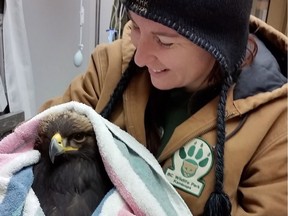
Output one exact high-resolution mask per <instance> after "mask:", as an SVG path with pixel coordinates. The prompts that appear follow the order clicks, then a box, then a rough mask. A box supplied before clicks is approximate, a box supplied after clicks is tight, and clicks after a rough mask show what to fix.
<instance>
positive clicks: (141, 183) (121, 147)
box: [0, 102, 192, 216]
mask: <svg viewBox="0 0 288 216" xmlns="http://www.w3.org/2000/svg"><path fill="white" fill-rule="evenodd" d="M67 109H73V110H75V111H76V112H79V113H82V114H85V115H86V116H87V117H88V118H89V119H90V121H91V122H92V124H93V127H94V130H95V134H96V139H97V142H98V146H99V151H100V154H101V156H102V160H103V163H104V166H105V169H106V171H107V173H108V175H109V177H110V179H111V181H112V183H113V184H114V186H115V187H114V188H113V189H112V190H111V191H110V192H109V193H107V194H106V196H105V197H104V199H103V200H102V202H101V203H100V205H99V206H98V207H97V208H96V210H95V212H94V213H93V216H96V215H97V216H98V215H103V216H106V215H108V216H113V215H118V216H124V215H125V216H129V215H139V216H142V215H157V216H162V215H163V216H164V215H165V216H166V215H171V216H172V215H173V216H175V215H181V216H182V215H185V216H189V215H192V213H191V212H190V211H189V209H188V207H187V206H186V204H185V202H184V201H183V200H182V198H181V197H180V196H179V194H178V193H177V191H176V190H175V189H174V188H173V186H171V184H170V183H169V182H168V181H167V179H166V177H165V175H164V173H163V171H162V168H161V166H160V165H159V163H158V162H157V160H156V159H155V158H154V157H153V155H152V154H151V153H150V152H149V151H148V150H147V149H146V148H145V147H144V146H143V145H141V144H140V143H138V142H137V141H136V139H134V138H133V137H132V136H130V135H129V134H128V133H126V132H125V131H123V130H121V129H120V128H119V127H118V126H116V125H114V124H112V123H111V122H109V121H107V120H106V119H104V118H102V117H101V116H100V115H99V114H97V113H96V112H95V111H94V110H93V109H92V108H91V107H89V106H87V105H84V104H82V103H78V102H69V103H66V104H61V105H57V106H54V107H51V108H49V109H48V110H46V111H44V112H42V113H40V114H38V115H36V116H35V117H34V118H32V119H31V120H29V121H27V122H25V123H23V124H22V125H20V126H18V127H17V128H16V130H15V132H13V133H12V134H10V135H8V136H7V137H6V138H4V139H3V140H2V141H1V142H0V167H1V168H0V215H1V216H2V215H29V216H34V215H43V212H42V210H41V208H40V205H39V202H38V200H37V197H36V196H35V194H34V193H33V191H32V190H31V184H32V182H33V173H32V166H33V164H35V163H36V162H37V161H38V160H39V156H40V155H39V152H37V151H35V150H33V146H34V141H35V134H36V129H37V125H38V123H39V121H40V120H41V118H43V117H44V116H45V115H48V114H51V113H54V112H62V111H64V110H67ZM17 131H18V132H17ZM28 155H29V156H28ZM2 170H4V171H5V172H2ZM5 212H7V214H5Z"/></svg>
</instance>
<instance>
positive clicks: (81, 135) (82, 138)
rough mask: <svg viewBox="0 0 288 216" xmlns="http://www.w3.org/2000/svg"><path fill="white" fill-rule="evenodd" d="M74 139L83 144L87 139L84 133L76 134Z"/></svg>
mask: <svg viewBox="0 0 288 216" xmlns="http://www.w3.org/2000/svg"><path fill="white" fill-rule="evenodd" d="M72 139H73V140H75V141H76V142H83V141H84V140H85V139H86V136H85V134H84V133H76V134H74V135H73V137H72Z"/></svg>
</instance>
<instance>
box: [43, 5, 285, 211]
mask: <svg viewBox="0 0 288 216" xmlns="http://www.w3.org/2000/svg"><path fill="white" fill-rule="evenodd" d="M123 4H124V6H125V7H126V8H127V10H128V14H129V16H130V18H131V21H129V22H128V23H127V25H126V26H125V30H124V34H123V38H122V39H120V40H117V41H115V42H114V43H112V44H110V45H99V46H97V47H96V49H95V51H94V52H93V54H92V56H91V59H90V62H89V66H88V70H87V72H86V73H85V74H82V75H80V76H79V77H77V78H75V80H74V81H73V82H72V83H71V84H70V86H69V88H68V89H67V91H66V92H65V93H64V95H63V96H61V97H58V98H54V99H52V100H50V101H48V102H46V103H45V104H44V105H43V107H42V108H41V110H43V109H45V108H48V107H50V106H52V105H55V104H59V103H64V102H68V101H71V100H75V101H80V102H83V103H85V104H88V105H89V106H91V107H93V108H95V110H96V111H97V112H100V113H101V114H102V115H103V116H104V117H106V118H108V119H109V120H110V121H112V122H114V123H115V124H117V125H119V126H120V127H121V128H122V129H125V130H127V131H128V132H129V133H130V134H132V135H133V136H134V137H135V138H136V139H137V140H138V141H140V142H141V143H143V145H145V146H146V147H147V148H148V149H149V150H150V151H151V152H152V153H153V154H154V155H155V157H157V159H158V160H159V163H160V164H161V165H162V167H163V170H164V172H165V174H166V176H167V178H168V179H169V181H170V182H171V184H172V185H174V186H175V187H176V188H177V190H178V192H179V194H180V195H181V196H182V197H183V199H184V200H185V202H186V203H187V205H188V206H189V208H190V209H191V212H192V213H193V215H230V214H231V215H237V216H238V215H286V214H287V210H286V203H287V198H286V196H287V184H286V177H287V146H286V143H287V130H286V129H287V99H286V97H287V79H286V78H285V77H284V75H286V69H285V68H286V59H287V44H288V42H287V38H286V37H285V36H284V35H282V34H281V33H279V32H277V31H276V30H274V29H273V28H272V27H270V26H268V25H267V24H265V23H263V22H261V21H259V20H258V19H256V18H254V17H251V18H250V15H249V14H250V10H251V4H252V1H247V0H238V1H237V2H232V1H224V0H223V1H215V0H208V1H201V0H195V1H188V0H180V1H169V2H168V1H153V0H124V1H123ZM249 27H250V33H251V34H250V35H249ZM248 38H249V39H248Z"/></svg>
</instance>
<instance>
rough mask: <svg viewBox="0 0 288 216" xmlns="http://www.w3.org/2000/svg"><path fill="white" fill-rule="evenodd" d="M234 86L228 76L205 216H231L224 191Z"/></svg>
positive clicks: (223, 86) (219, 117) (218, 121)
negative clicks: (228, 109)
mask: <svg viewBox="0 0 288 216" xmlns="http://www.w3.org/2000/svg"><path fill="white" fill-rule="evenodd" d="M231 84H232V77H231V76H230V75H226V79H225V80H224V83H223V85H222V89H221V93H220V99H219V104H218V113H217V114H218V117H217V144H216V146H215V154H216V162H215V178H216V179H215V188H214V192H212V193H211V195H210V197H209V199H208V201H207V202H206V204H205V208H204V215H205V216H230V215H231V208H232V207H231V202H230V200H229V197H228V195H227V194H226V193H225V192H224V191H223V180H224V145H225V135H226V132H225V107H226V99H227V92H228V89H229V87H230V86H231Z"/></svg>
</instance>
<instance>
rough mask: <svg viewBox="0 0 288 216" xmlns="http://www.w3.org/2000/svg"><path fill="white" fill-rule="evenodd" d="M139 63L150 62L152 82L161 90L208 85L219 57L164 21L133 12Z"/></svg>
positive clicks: (193, 88) (193, 89) (136, 61)
mask: <svg viewBox="0 0 288 216" xmlns="http://www.w3.org/2000/svg"><path fill="white" fill-rule="evenodd" d="M129 14H130V18H131V20H132V22H133V27H132V32H131V39H132V43H133V44H134V45H135V46H136V48H137V49H136V54H135V58H134V60H135V63H136V64H137V65H138V66H140V67H144V66H146V67H147V68H148V71H149V73H150V77H151V81H152V84H153V85H154V86H155V87H156V88H158V89H161V90H168V89H173V88H181V87H184V88H186V90H187V91H195V90H198V89H201V88H204V87H205V86H206V85H207V83H206V82H205V80H206V78H207V76H208V75H209V73H210V71H211V70H212V68H213V65H214V63H215V59H214V58H213V56H212V55H211V54H210V53H208V52H207V51H205V50H204V49H202V48H200V47H198V46H197V45H195V44H193V43H192V42H191V41H189V40H188V39H186V38H185V37H183V36H181V35H180V34H178V33H177V32H176V31H174V30H173V29H170V28H168V27H166V26H164V25H162V24H159V23H157V22H153V21H151V20H148V19H145V18H143V17H141V16H138V15H137V14H135V13H133V12H129Z"/></svg>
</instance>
